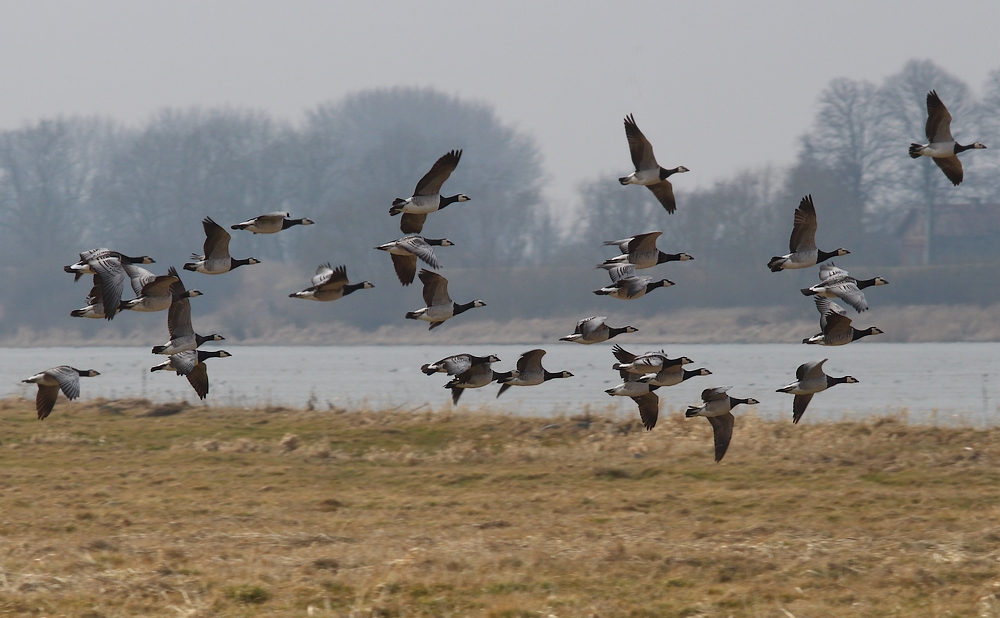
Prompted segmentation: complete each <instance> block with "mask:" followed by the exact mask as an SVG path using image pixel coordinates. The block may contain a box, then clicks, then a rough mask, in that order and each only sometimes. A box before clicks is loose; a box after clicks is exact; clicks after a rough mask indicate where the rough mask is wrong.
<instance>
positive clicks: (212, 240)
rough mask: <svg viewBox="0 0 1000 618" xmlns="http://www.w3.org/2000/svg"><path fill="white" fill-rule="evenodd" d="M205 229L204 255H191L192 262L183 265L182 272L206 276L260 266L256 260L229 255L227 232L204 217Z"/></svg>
mask: <svg viewBox="0 0 1000 618" xmlns="http://www.w3.org/2000/svg"><path fill="white" fill-rule="evenodd" d="M201 224H202V227H204V228H205V247H204V249H203V250H204V252H205V253H204V254H203V255H198V254H196V253H192V254H191V259H192V260H195V261H194V262H188V263H187V264H185V265H184V270H193V271H196V272H199V273H204V274H206V275H221V274H222V273H227V272H229V271H231V270H233V269H234V268H239V267H240V266H244V265H246V264H260V260H258V259H257V258H245V259H242V260H237V259H234V258H232V257H230V255H229V239H230V238H231V237H230V236H229V232H227V231H226V230H224V229H222V226H221V225H219V224H218V223H216V222H215V221H212V218H211V217H205V218H204V219H203V220H202V222H201Z"/></svg>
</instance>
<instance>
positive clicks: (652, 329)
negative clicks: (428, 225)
mask: <svg viewBox="0 0 1000 618" xmlns="http://www.w3.org/2000/svg"><path fill="white" fill-rule="evenodd" d="M804 302H805V301H804ZM233 306H234V307H236V309H232V310H231V311H233V312H238V313H239V315H240V316H241V319H242V320H243V321H247V320H251V318H253V319H252V320H251V322H252V323H248V324H246V325H245V326H244V328H242V329H241V330H240V334H239V335H237V334H235V333H233V331H232V329H231V328H229V327H227V326H228V325H229V324H232V323H233V322H234V320H235V318H234V315H233V314H230V313H226V312H220V313H213V314H208V315H205V316H201V317H199V319H198V326H199V330H204V331H205V332H219V333H225V336H226V338H227V342H232V343H237V344H243V345H399V344H409V345H415V344H429V345H442V344H459V343H461V344H487V343H493V344H516V343H523V344H529V345H530V344H537V343H538V342H539V341H555V340H556V339H558V338H559V337H562V336H564V335H568V334H570V333H572V332H573V328H574V327H575V326H576V322H577V320H579V319H580V318H582V317H584V316H585V315H587V314H585V313H584V314H573V315H564V316H562V317H547V318H517V319H514V320H493V319H489V318H488V317H485V316H469V319H464V320H462V321H461V322H457V323H455V324H450V323H449V325H448V327H447V328H444V329H438V330H435V331H434V332H428V331H427V329H426V328H417V326H419V325H418V324H393V325H385V326H381V327H378V328H376V329H374V330H366V329H361V328H357V327H354V326H351V325H350V324H347V323H345V322H341V321H338V320H336V319H331V320H328V321H324V322H322V323H316V324H309V325H306V326H302V325H298V326H297V325H294V324H288V323H286V322H285V321H284V320H285V318H284V317H283V316H281V315H277V314H274V313H272V312H270V311H268V310H266V309H261V310H260V311H258V310H257V309H256V308H255V309H254V310H252V311H251V310H249V308H250V307H252V306H253V303H252V301H248V302H247V303H235V304H234V305H233ZM998 312H1000V305H996V304H994V305H983V306H979V305H887V306H884V307H880V308H879V309H878V310H877V311H876V310H873V311H871V312H869V313H866V314H865V315H864V317H858V318H856V321H855V326H857V327H858V328H864V327H866V326H868V325H877V326H878V327H879V328H881V329H882V330H884V331H885V334H883V335H879V337H878V338H877V339H876V341H879V342H882V343H928V342H958V341H968V342H983V341H1000V322H997V319H996V316H997V314H998ZM852 317H853V316H852ZM613 322H614V324H616V325H617V324H619V323H621V324H629V323H631V324H634V325H636V326H637V327H639V328H640V332H642V337H643V340H645V341H655V342H657V343H664V344H679V343H796V344H797V343H800V342H801V341H802V339H804V338H806V337H811V336H812V335H815V334H816V333H817V332H819V314H817V313H816V312H815V310H814V309H813V308H812V303H811V302H806V304H803V305H801V306H798V307H795V308H789V307H727V308H718V307H687V308H681V309H676V310H671V311H670V312H669V313H668V314H666V315H661V316H655V317H643V316H639V315H629V314H628V313H620V312H619V313H617V314H616V317H615V319H614V320H613ZM163 336H164V333H163V332H160V331H158V330H151V329H150V328H149V327H148V324H142V325H136V326H135V327H134V328H133V329H131V330H129V331H118V330H113V331H109V330H106V329H105V330H102V331H101V332H100V333H99V334H94V335H91V336H88V335H85V334H84V332H83V331H82V330H81V329H77V328H58V327H53V328H49V329H45V330H36V329H33V328H31V327H28V326H22V327H21V328H19V329H18V330H17V331H16V332H13V333H9V334H7V335H5V336H3V337H2V338H0V347H47V346H149V345H156V344H160V343H163V341H162V340H163Z"/></svg>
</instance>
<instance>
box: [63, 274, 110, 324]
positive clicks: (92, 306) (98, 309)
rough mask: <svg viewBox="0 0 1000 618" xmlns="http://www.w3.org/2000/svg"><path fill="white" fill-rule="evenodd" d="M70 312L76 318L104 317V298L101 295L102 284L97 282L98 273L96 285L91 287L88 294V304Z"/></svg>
mask: <svg viewBox="0 0 1000 618" xmlns="http://www.w3.org/2000/svg"><path fill="white" fill-rule="evenodd" d="M69 314H70V315H71V316H73V317H74V318H94V319H103V318H104V300H103V298H102V297H101V286H100V284H99V283H98V282H97V276H96V275H95V276H94V287H92V288H90V293H89V294H87V306H86V307H83V308H82V309H74V310H72V311H70V312H69Z"/></svg>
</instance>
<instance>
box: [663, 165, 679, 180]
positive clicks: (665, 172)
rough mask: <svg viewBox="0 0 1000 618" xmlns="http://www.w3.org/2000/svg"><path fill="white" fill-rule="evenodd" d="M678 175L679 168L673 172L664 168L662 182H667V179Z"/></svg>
mask: <svg viewBox="0 0 1000 618" xmlns="http://www.w3.org/2000/svg"><path fill="white" fill-rule="evenodd" d="M676 173H677V168H676V167H675V168H674V169H672V170H668V169H664V168H662V167H661V168H660V180H666V179H667V178H670V177H671V176H673V175H674V174H676Z"/></svg>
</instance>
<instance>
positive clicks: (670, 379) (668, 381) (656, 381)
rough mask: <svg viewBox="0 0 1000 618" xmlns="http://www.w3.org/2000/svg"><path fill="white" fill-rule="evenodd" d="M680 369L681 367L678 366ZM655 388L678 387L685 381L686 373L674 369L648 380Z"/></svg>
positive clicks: (664, 371)
mask: <svg viewBox="0 0 1000 618" xmlns="http://www.w3.org/2000/svg"><path fill="white" fill-rule="evenodd" d="M677 368H680V365H678V366H677ZM647 381H648V382H649V383H650V384H652V385H653V386H677V385H678V384H680V383H681V382H683V381H684V372H683V370H681V371H675V370H674V368H673V367H670V368H667V369H664V370H662V371H660V372H659V373H657V374H656V375H655V376H653V377H652V378H651V379H649V380H647Z"/></svg>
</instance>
